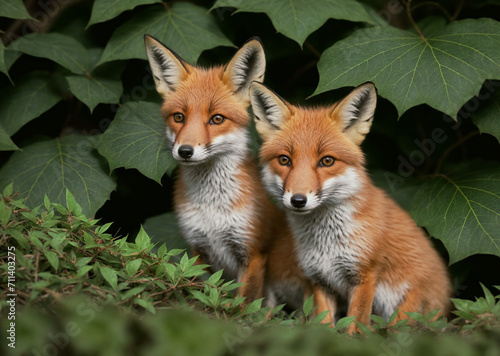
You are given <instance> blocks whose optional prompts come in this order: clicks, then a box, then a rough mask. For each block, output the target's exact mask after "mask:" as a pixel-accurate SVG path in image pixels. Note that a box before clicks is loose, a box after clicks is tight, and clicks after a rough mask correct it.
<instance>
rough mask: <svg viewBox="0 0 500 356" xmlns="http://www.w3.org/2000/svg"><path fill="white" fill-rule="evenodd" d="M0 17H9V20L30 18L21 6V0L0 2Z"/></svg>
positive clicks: (0, 0) (1, 0)
mask: <svg viewBox="0 0 500 356" xmlns="http://www.w3.org/2000/svg"><path fill="white" fill-rule="evenodd" d="M0 17H9V18H11V19H29V18H31V16H30V14H28V11H26V8H25V7H24V5H23V0H0Z"/></svg>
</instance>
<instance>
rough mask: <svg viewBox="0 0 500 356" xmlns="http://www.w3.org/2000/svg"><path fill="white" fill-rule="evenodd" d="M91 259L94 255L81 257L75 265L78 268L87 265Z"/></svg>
mask: <svg viewBox="0 0 500 356" xmlns="http://www.w3.org/2000/svg"><path fill="white" fill-rule="evenodd" d="M90 261H92V257H80V258H78V259H77V260H76V262H75V267H76V268H77V269H78V268H80V267H82V266H85V265H87V264H88V263H89V262H90Z"/></svg>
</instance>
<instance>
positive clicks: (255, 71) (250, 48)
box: [224, 37, 266, 100]
mask: <svg viewBox="0 0 500 356" xmlns="http://www.w3.org/2000/svg"><path fill="white" fill-rule="evenodd" d="M265 72H266V56H265V54H264V48H263V47H262V43H261V42H260V40H259V39H258V38H257V37H254V38H251V39H250V40H248V42H247V43H245V44H244V45H243V46H242V47H241V48H240V49H239V50H238V52H236V54H235V55H234V56H233V58H232V59H231V61H230V62H229V63H228V64H227V66H226V67H225V68H224V80H226V81H227V82H228V83H229V85H230V86H231V88H232V90H233V92H234V93H236V94H238V95H240V96H241V97H242V98H244V99H245V100H248V99H249V95H250V94H249V88H250V84H251V83H252V82H253V81H259V82H262V81H264V74H265Z"/></svg>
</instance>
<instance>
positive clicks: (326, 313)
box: [311, 310, 330, 325]
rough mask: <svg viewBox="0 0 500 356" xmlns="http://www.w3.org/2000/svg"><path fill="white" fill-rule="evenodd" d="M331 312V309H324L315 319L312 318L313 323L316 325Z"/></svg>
mask: <svg viewBox="0 0 500 356" xmlns="http://www.w3.org/2000/svg"><path fill="white" fill-rule="evenodd" d="M329 312H330V311H329V310H325V311H322V312H321V313H319V314H318V315H316V316H315V317H314V319H313V320H311V324H313V325H314V324H319V323H321V322H322V321H323V319H324V318H326V316H327V315H328V313H329Z"/></svg>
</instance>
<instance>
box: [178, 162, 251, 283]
mask: <svg viewBox="0 0 500 356" xmlns="http://www.w3.org/2000/svg"><path fill="white" fill-rule="evenodd" d="M241 164H242V161H241V162H238V160H235V159H234V157H229V156H228V157H222V158H220V159H218V160H217V161H216V162H213V163H210V164H206V165H203V166H200V165H197V166H193V167H190V166H184V167H182V176H181V178H180V179H183V180H184V186H185V187H186V191H185V192H183V193H184V202H183V203H182V204H179V205H178V206H176V211H177V215H178V219H179V223H180V226H181V230H182V232H183V234H184V236H185V237H186V239H187V241H188V243H189V244H190V245H191V246H193V247H194V248H196V249H198V250H199V251H200V252H201V253H202V255H203V256H204V258H205V259H206V262H207V263H209V264H211V265H212V266H213V269H214V270H218V269H221V268H223V269H224V270H225V274H226V276H225V277H226V278H228V277H231V278H236V276H237V274H238V271H239V269H240V268H241V267H242V266H243V264H245V263H246V259H247V257H248V256H247V246H248V239H249V230H250V227H251V217H252V213H253V210H254V207H253V203H252V201H248V202H247V204H243V205H241V204H238V205H239V208H236V202H237V201H238V200H239V199H240V197H241V196H242V194H243V192H242V189H241V187H242V184H241V182H240V181H239V180H238V174H239V173H240V169H241V168H240V167H241Z"/></svg>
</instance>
